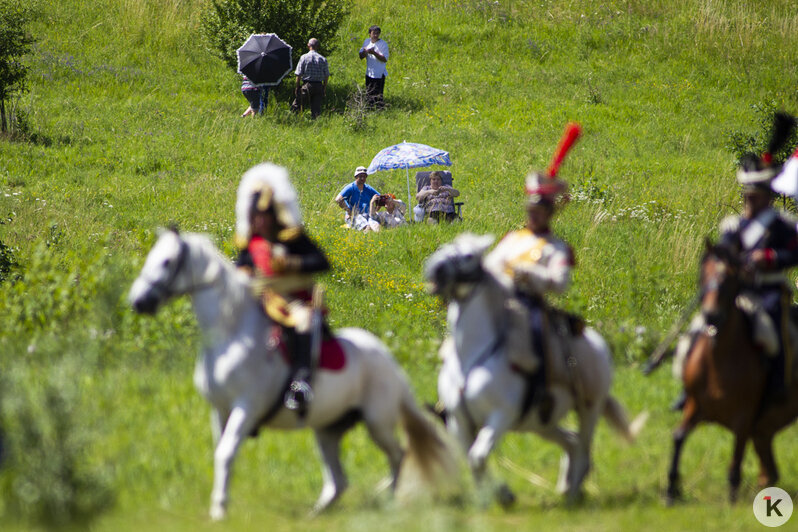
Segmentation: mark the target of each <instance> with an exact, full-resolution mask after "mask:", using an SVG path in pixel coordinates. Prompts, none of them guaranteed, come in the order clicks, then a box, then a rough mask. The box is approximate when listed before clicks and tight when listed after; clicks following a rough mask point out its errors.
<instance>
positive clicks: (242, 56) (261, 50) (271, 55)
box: [236, 33, 293, 85]
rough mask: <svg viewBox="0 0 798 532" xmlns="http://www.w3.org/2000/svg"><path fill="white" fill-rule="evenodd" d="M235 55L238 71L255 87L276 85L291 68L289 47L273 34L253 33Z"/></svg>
mask: <svg viewBox="0 0 798 532" xmlns="http://www.w3.org/2000/svg"><path fill="white" fill-rule="evenodd" d="M236 54H237V55H238V71H239V72H240V73H242V74H244V75H245V76H246V77H247V78H249V80H250V81H251V82H252V83H254V84H256V85H278V84H279V83H280V81H281V80H282V79H283V77H284V76H285V75H286V74H288V73H289V72H291V70H292V68H293V61H292V60H291V46H290V45H288V44H287V43H286V42H285V41H283V40H282V39H280V37H278V36H277V35H275V34H274V33H259V34H254V33H253V34H252V35H250V36H249V39H247V42H245V43H244V45H243V46H242V47H241V48H239V49H238V50H236Z"/></svg>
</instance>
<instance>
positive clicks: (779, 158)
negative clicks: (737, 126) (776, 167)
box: [726, 101, 798, 163]
mask: <svg viewBox="0 0 798 532" xmlns="http://www.w3.org/2000/svg"><path fill="white" fill-rule="evenodd" d="M751 108H752V109H753V110H754V113H755V114H756V116H757V119H758V124H757V128H756V130H755V131H750V130H746V131H741V130H736V131H732V132H730V133H729V140H728V141H727V143H726V146H727V147H728V148H729V150H730V151H731V152H732V153H733V154H734V157H735V159H736V160H739V159H740V157H742V156H743V155H744V154H746V153H749V152H751V153H756V154H760V153H762V152H764V151H765V150H766V149H767V145H768V141H769V140H770V134H771V130H772V128H773V116H774V115H775V114H776V112H778V111H779V107H778V105H777V104H776V102H775V101H767V102H764V103H758V104H754V105H752V106H751ZM796 145H798V129H796V130H795V131H793V133H792V135H791V136H790V138H788V139H787V142H785V143H784V146H783V147H782V149H781V150H779V151H778V152H777V153H772V154H771V155H772V156H773V161H774V162H778V163H783V162H784V161H786V160H787V159H788V158H789V157H790V155H791V154H792V152H793V150H795V147H796Z"/></svg>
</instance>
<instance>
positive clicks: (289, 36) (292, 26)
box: [200, 0, 349, 69]
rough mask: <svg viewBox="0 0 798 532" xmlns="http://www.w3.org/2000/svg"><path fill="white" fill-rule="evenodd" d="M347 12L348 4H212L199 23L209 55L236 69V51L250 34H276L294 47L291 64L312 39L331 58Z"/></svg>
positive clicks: (261, 0)
mask: <svg viewBox="0 0 798 532" xmlns="http://www.w3.org/2000/svg"><path fill="white" fill-rule="evenodd" d="M348 12H349V2H348V1H347V0H211V2H210V4H209V5H208V6H207V7H206V8H205V11H204V12H203V13H202V17H201V22H200V23H201V27H202V31H203V33H204V34H205V37H206V39H207V41H208V44H209V45H210V49H211V51H212V52H213V53H214V54H216V55H218V56H219V57H220V58H221V59H222V60H224V62H225V63H227V65H228V66H230V67H231V68H233V69H235V68H236V67H237V59H236V49H238V48H239V47H240V46H241V45H242V44H244V41H246V39H247V37H249V35H250V34H252V33H276V34H277V35H278V36H279V37H280V38H281V39H283V40H284V41H285V42H287V43H288V44H290V45H291V46H292V47H293V56H294V64H296V62H297V60H298V59H299V56H300V55H302V54H303V53H305V52H307V43H308V39H309V38H311V37H316V38H317V39H319V40H320V41H321V53H322V54H323V55H328V54H330V53H331V52H333V51H334V49H335V43H334V37H335V34H336V32H337V31H338V27H339V26H340V24H341V22H342V21H343V19H344V17H346V15H347V14H348Z"/></svg>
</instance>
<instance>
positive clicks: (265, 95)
mask: <svg viewBox="0 0 798 532" xmlns="http://www.w3.org/2000/svg"><path fill="white" fill-rule="evenodd" d="M241 77H242V78H243V81H242V82H241V93H242V94H243V95H244V98H246V99H247V101H248V102H249V107H247V110H246V111H244V114H242V115H241V118H245V117H247V116H257V115H259V114H262V113H263V112H265V111H266V106H267V105H268V104H269V87H261V86H258V85H255V84H254V83H252V82H251V81H250V80H249V78H248V77H246V76H245V75H243V74H242V75H241Z"/></svg>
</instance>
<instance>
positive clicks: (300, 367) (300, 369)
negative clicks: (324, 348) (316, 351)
mask: <svg viewBox="0 0 798 532" xmlns="http://www.w3.org/2000/svg"><path fill="white" fill-rule="evenodd" d="M293 336H294V338H293V340H294V341H293V342H292V343H293V349H292V351H293V359H292V361H293V380H292V381H291V384H290V385H289V387H288V393H286V396H285V406H286V407H287V408H289V409H291V410H297V411H298V412H299V414H300V416H304V414H305V412H306V411H307V408H308V405H309V404H310V402H311V401H312V400H313V390H312V388H311V387H310V347H311V338H310V335H309V334H300V333H296V332H294V335H293Z"/></svg>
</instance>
